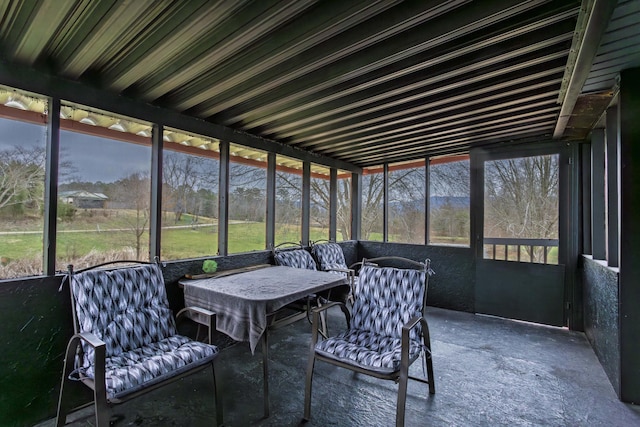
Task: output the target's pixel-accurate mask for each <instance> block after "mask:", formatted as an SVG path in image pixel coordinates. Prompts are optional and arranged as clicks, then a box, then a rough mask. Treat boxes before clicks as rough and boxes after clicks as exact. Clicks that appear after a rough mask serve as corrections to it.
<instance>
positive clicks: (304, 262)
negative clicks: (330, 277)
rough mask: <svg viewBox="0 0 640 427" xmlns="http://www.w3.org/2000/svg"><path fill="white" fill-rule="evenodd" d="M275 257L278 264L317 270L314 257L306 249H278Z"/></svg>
mask: <svg viewBox="0 0 640 427" xmlns="http://www.w3.org/2000/svg"><path fill="white" fill-rule="evenodd" d="M273 257H274V259H275V261H276V264H277V265H283V266H285V267H295V268H305V269H307V270H317V268H316V262H315V261H314V260H313V257H312V256H311V254H310V253H309V252H307V251H306V250H304V249H293V250H288V251H287V250H285V251H277V252H276V253H275V254H274V256H273Z"/></svg>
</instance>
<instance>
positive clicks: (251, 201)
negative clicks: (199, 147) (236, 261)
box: [228, 144, 267, 253]
mask: <svg viewBox="0 0 640 427" xmlns="http://www.w3.org/2000/svg"><path fill="white" fill-rule="evenodd" d="M229 159H230V163H229V229H228V230H229V233H228V234H229V242H228V244H229V253H238V252H248V251H253V250H264V249H266V241H267V239H266V235H267V229H266V206H267V154H266V153H265V152H262V151H257V150H253V149H251V150H250V149H247V148H244V147H242V146H239V145H234V144H230V156H229Z"/></svg>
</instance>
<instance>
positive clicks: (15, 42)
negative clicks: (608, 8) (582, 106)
mask: <svg viewBox="0 0 640 427" xmlns="http://www.w3.org/2000/svg"><path fill="white" fill-rule="evenodd" d="M632 3H633V2H632ZM635 3H636V4H637V2H635ZM579 11H580V1H567V0H562V1H544V0H532V1H524V2H523V1H515V0H500V1H497V0H496V1H464V0H450V1H427V0H421V1H407V2H398V1H372V0H363V1H356V0H340V1H310V0H288V1H287V0H282V1H266V0H254V1H225V0H218V1H211V0H180V1H158V0H135V1H115V0H76V1H58V0H48V1H47V0H44V1H39V2H35V1H34V2H32V1H10V0H8V1H4V2H0V18H1V22H0V54H1V55H2V57H3V58H4V60H5V61H7V62H9V63H13V62H15V63H18V64H22V65H29V66H32V67H34V68H36V69H38V70H41V71H43V72H46V73H49V74H53V75H56V76H60V77H64V78H66V79H70V80H79V81H83V82H85V83H86V84H89V85H92V86H97V87H100V88H102V89H104V90H107V91H110V92H113V93H118V94H122V95H125V96H128V97H131V98H136V99H142V100H144V101H146V102H148V103H150V104H153V105H158V106H162V107H166V108H170V109H173V110H176V111H179V112H183V113H185V114H188V115H192V116H196V117H199V118H203V119H205V120H208V121H211V122H214V123H218V124H222V125H225V126H228V127H231V128H235V129H240V130H243V131H245V132H248V133H251V134H254V135H258V136H260V137H264V138H268V139H271V140H275V141H279V142H282V143H286V144H290V145H293V146H296V147H299V148H302V149H305V150H309V151H312V152H315V153H319V154H323V155H326V156H330V157H333V158H336V159H340V160H343V161H346V162H350V163H352V164H355V165H358V166H372V165H378V164H381V163H382V162H393V161H401V160H402V161H404V160H411V159H417V158H422V157H424V156H425V155H432V156H433V155H443V154H451V153H460V152H465V151H468V150H469V148H470V147H471V146H477V145H487V144H493V143H497V142H504V141H522V142H526V141H530V140H536V139H543V138H550V137H551V135H552V134H553V132H554V127H555V126H556V121H557V118H558V113H559V110H560V105H559V104H558V102H557V100H558V95H559V91H560V88H561V82H562V80H563V76H564V73H565V68H566V66H567V61H568V58H569V53H570V50H571V46H572V40H573V38H574V32H575V30H576V22H577V18H578V14H579Z"/></svg>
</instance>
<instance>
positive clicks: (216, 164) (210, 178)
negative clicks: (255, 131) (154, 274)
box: [161, 129, 220, 259]
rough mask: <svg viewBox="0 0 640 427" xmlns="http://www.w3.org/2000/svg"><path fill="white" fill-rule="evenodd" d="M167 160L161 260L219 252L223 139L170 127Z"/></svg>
mask: <svg viewBox="0 0 640 427" xmlns="http://www.w3.org/2000/svg"><path fill="white" fill-rule="evenodd" d="M163 139H164V141H165V142H164V150H163V161H162V218H161V221H162V235H161V252H162V259H184V258H195V257H204V256H211V255H215V254H217V253H218V180H219V176H220V141H218V140H217V139H212V138H207V137H204V136H199V135H193V134H189V133H186V132H184V131H180V130H176V129H165V131H164V135H163Z"/></svg>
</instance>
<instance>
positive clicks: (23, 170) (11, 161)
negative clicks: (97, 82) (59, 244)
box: [0, 87, 47, 279]
mask: <svg viewBox="0 0 640 427" xmlns="http://www.w3.org/2000/svg"><path fill="white" fill-rule="evenodd" d="M0 104H2V105H0V232H1V233H0V279H9V278H14V277H21V276H33V275H40V274H42V268H43V267H42V256H43V245H42V242H43V228H44V217H43V212H44V211H43V207H44V178H45V157H46V156H45V153H46V140H47V137H46V135H47V128H46V117H47V116H46V110H47V102H46V100H45V99H44V98H39V97H37V96H35V95H31V94H27V93H25V92H20V91H16V90H13V89H9V88H2V87H0Z"/></svg>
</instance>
